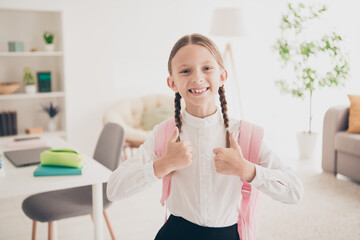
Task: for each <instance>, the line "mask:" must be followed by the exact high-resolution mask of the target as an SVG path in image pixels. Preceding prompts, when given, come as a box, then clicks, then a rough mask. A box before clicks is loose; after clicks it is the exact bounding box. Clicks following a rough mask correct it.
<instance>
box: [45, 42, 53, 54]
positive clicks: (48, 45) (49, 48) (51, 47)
mask: <svg viewBox="0 0 360 240" xmlns="http://www.w3.org/2000/svg"><path fill="white" fill-rule="evenodd" d="M45 50H46V51H47V52H52V51H54V44H53V43H52V44H46V45H45Z"/></svg>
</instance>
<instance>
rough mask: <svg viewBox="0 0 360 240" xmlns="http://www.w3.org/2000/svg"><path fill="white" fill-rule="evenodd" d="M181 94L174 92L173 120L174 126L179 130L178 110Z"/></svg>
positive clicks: (179, 108)
mask: <svg viewBox="0 0 360 240" xmlns="http://www.w3.org/2000/svg"><path fill="white" fill-rule="evenodd" d="M180 100H181V95H180V93H178V92H177V93H175V101H174V103H175V122H176V127H177V128H178V129H179V132H180V130H181V125H182V123H181V118H180V110H181V102H180Z"/></svg>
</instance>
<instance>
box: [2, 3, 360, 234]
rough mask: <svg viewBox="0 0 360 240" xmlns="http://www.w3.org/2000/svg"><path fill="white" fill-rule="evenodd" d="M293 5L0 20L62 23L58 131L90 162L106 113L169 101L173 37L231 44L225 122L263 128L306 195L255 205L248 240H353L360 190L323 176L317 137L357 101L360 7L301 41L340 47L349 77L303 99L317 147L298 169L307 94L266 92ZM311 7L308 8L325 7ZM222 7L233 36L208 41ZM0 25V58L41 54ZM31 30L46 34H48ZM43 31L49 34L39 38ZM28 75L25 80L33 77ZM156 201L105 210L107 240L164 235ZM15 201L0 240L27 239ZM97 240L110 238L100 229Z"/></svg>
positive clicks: (119, 8)
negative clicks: (135, 102) (315, 39)
mask: <svg viewBox="0 0 360 240" xmlns="http://www.w3.org/2000/svg"><path fill="white" fill-rule="evenodd" d="M299 2H303V3H304V4H307V3H309V2H308V1H290V2H289V1H285V0H279V1H265V0H256V1H235V0H233V1H217V0H211V1H205V0H198V1H190V0H183V1H178V0H174V1H165V0H154V1H142V0H135V1H130V0H120V1H115V0H104V1H84V0H79V1H69V0H65V1H44V0H32V1H24V0H18V1H10V0H2V1H1V2H0V9H1V11H20V12H21V11H25V12H48V13H54V12H55V14H57V16H61V17H59V19H61V21H60V24H59V27H58V28H57V30H58V29H59V32H61V33H59V34H55V36H54V44H55V52H56V51H60V50H61V58H62V61H63V62H62V63H61V64H60V65H61V66H62V69H63V72H62V73H61V74H60V76H61V77H62V78H63V81H64V87H63V90H64V95H63V96H61V97H64V102H60V103H59V104H60V106H61V108H60V112H59V117H60V119H61V123H58V124H59V126H58V127H60V128H62V130H65V131H64V132H66V140H67V141H68V142H70V143H72V144H73V145H74V146H77V149H78V150H79V151H81V152H83V153H84V154H86V155H89V156H92V155H93V153H94V149H95V146H96V143H97V140H98V137H99V135H100V133H101V130H102V127H103V118H104V115H105V112H106V111H107V110H108V109H109V108H110V107H111V106H112V105H113V104H115V103H117V102H119V101H121V100H123V99H136V98H140V97H143V96H148V95H154V94H156V95H158V94H160V95H167V96H170V97H174V92H173V91H172V90H171V89H169V87H168V86H167V83H166V79H167V77H168V76H169V73H168V66H167V64H168V63H167V61H168V58H169V54H170V51H171V49H172V47H173V45H174V44H175V42H176V41H177V40H178V39H179V38H180V37H182V36H184V35H186V34H192V33H200V34H203V35H205V36H208V37H210V38H211V39H212V40H213V41H214V42H215V43H216V45H217V46H218V48H219V50H220V51H221V53H225V49H226V46H227V44H228V43H230V44H231V47H232V50H231V53H232V55H233V60H232V59H231V58H230V57H229V55H227V57H226V59H224V60H225V65H226V68H227V69H228V71H229V78H228V80H227V82H226V83H225V90H226V97H227V101H228V107H229V108H228V113H229V115H230V116H233V117H235V118H237V119H240V118H242V119H246V120H248V121H250V122H253V123H256V124H258V125H260V126H262V127H263V128H264V129H265V135H264V141H266V143H267V144H268V145H269V147H270V148H271V149H272V151H273V152H274V153H276V154H277V155H278V156H279V158H280V159H281V160H282V161H283V163H284V164H285V165H288V166H290V167H291V168H292V169H293V171H294V173H295V174H296V175H297V176H298V177H299V178H300V179H301V180H302V182H303V184H304V196H303V199H302V201H301V202H300V203H299V204H297V205H287V204H282V203H279V202H276V201H274V200H272V199H270V198H267V199H266V200H265V203H264V208H263V211H262V215H263V217H262V218H261V222H260V224H259V231H258V238H257V239H357V238H358V236H359V235H360V228H359V227H358V226H360V218H359V217H358V216H360V212H359V211H360V210H359V209H360V186H359V183H358V182H356V181H354V180H352V179H351V178H349V177H348V176H345V175H342V174H338V175H337V176H336V177H335V176H334V174H331V173H329V172H324V171H323V169H322V155H323V153H322V144H323V139H322V136H323V126H324V117H325V113H326V112H327V110H329V109H330V108H331V107H334V106H338V105H345V106H349V105H350V101H349V97H348V95H353V96H359V95H360V81H358V80H357V79H358V78H359V77H360V70H359V68H357V67H356V66H357V65H359V64H360V47H359V42H360V30H359V29H360V26H358V25H359V24H360V21H359V20H360V19H359V15H358V9H359V7H360V4H359V3H357V2H356V1H351V0H345V1H341V2H340V1H335V0H332V1H326V2H325V4H326V8H327V9H326V11H325V12H324V14H321V17H320V18H319V19H317V20H316V21H315V24H314V26H313V27H314V29H315V30H314V29H313V30H312V31H313V34H312V35H311V36H317V34H318V33H319V32H323V31H325V30H326V29H329V30H331V31H334V32H336V33H337V34H338V35H339V36H341V39H342V41H341V50H343V52H344V53H345V56H346V59H347V61H348V63H349V74H348V75H347V76H346V81H342V79H340V80H339V81H340V82H344V86H340V84H339V86H332V87H323V88H319V89H316V90H315V91H313V95H312V99H311V101H312V103H311V112H312V119H311V130H312V132H315V133H317V134H318V137H317V139H316V142H315V144H314V145H315V150H314V153H313V156H312V157H311V158H309V159H306V158H301V157H300V155H299V151H298V145H297V139H296V135H297V133H299V132H303V131H308V130H309V117H310V116H309V112H310V108H309V105H310V98H309V94H308V92H306V93H305V95H304V99H303V100H301V99H300V98H294V97H293V96H292V95H291V94H283V93H282V92H281V88H280V87H279V85H276V84H275V82H276V81H278V80H280V79H285V80H292V79H295V80H296V76H294V74H293V72H291V71H290V72H289V69H286V68H285V69H284V68H283V67H282V66H283V65H284V63H283V61H282V59H281V56H280V55H279V52H278V51H276V50H274V48H275V45H276V43H277V40H278V39H279V38H281V36H282V32H281V28H280V24H281V21H282V16H283V15H284V14H285V13H287V12H288V11H289V8H288V3H293V4H295V5H296V4H298V3H299ZM311 2H314V4H315V5H316V6H318V7H319V6H322V4H324V2H322V1H311ZM224 8H227V9H229V8H230V9H241V31H242V36H219V35H216V34H213V33H212V27H213V25H214V14H215V12H216V10H217V9H224ZM2 13H3V12H2ZM57 16H56V18H57ZM0 18H1V21H2V22H3V23H1V24H0V26H2V27H4V26H6V27H7V28H6V29H4V31H2V32H3V34H2V35H3V37H1V38H0V39H1V40H2V42H1V43H0V44H1V46H0V47H1V48H0V50H1V51H8V41H24V42H25V46H24V48H25V51H30V49H31V48H35V47H36V48H38V49H39V51H43V49H44V48H45V44H44V42H40V43H39V44H38V45H29V44H28V45H26V43H29V42H30V43H31V41H33V42H36V41H35V40H33V39H31V38H30V37H27V38H26V36H31V31H32V30H33V29H36V26H34V27H31V28H29V29H23V30H21V31H23V32H26V34H25V35H23V36H25V39H20V38H19V39H15V38H14V39H6V35H7V34H6V33H7V32H9V33H14V32H19V28H17V29H11V26H12V23H11V22H8V21H7V19H5V18H4V17H2V16H1V15H0ZM13 24H14V25H15V26H18V25H17V23H13ZM41 24H42V25H41V26H46V23H41ZM220 24H221V23H220ZM222 24H224V23H222ZM234 25H236V24H235V22H234ZM49 26H50V25H49ZM239 26H240V25H239ZM46 30H51V29H43V30H42V31H46ZM320 30H321V31H320ZM20 36H21V34H20ZM40 37H42V36H40ZM60 38H61V41H60V40H59V39H60ZM5 39H6V41H5ZM57 44H58V45H57ZM60 44H61V45H60ZM53 57H54V58H56V56H53ZM0 58H3V59H2V61H3V62H6V64H7V63H9V64H13V65H16V64H17V63H16V61H15V62H12V61H14V60H7V59H5V60H4V58H5V57H4V56H0ZM9 58H10V57H9ZM11 58H13V57H11ZM232 61H233V63H234V64H233V65H232ZM10 62H11V63H10ZM20 62H21V61H20ZM1 65H2V66H3V67H1V71H0V83H3V82H9V81H12V80H10V79H5V78H8V77H9V76H10V75H9V73H8V72H7V71H6V67H5V66H6V65H5V64H1ZM325 65H326V64H325ZM34 66H35V67H34V69H33V70H40V69H35V68H36V65H34ZM23 67H24V66H21V67H20V68H19V69H20V72H21V73H19V79H20V80H14V81H19V82H21V81H22V77H23V76H22V74H23V73H22V70H23ZM19 91H22V89H21V88H20V89H19V90H18V92H19ZM14 94H15V93H14ZM55 98H57V97H55ZM50 99H52V97H51V98H50ZM3 102H5V104H3ZM10 102H11V104H9V105H7V103H10ZM17 104H19V100H16V101H15V100H12V99H8V98H7V99H5V100H4V101H3V100H1V101H0V111H8V110H11V109H12V108H14V109H16V108H17V106H16V105H17ZM40 110H41V107H40V105H39V104H37V105H36V106H34V108H33V109H32V110H31V111H32V112H33V114H34V115H36V114H39V113H38V111H40ZM29 118H30V120H27V121H31V118H32V116H29ZM18 121H21V120H18ZM46 121H47V120H46V118H45V117H41V118H40V122H41V124H42V126H43V128H44V130H45V129H46V128H47V123H46ZM19 123H20V122H19ZM35 126H36V125H34V126H33V127H35ZM19 129H20V128H19ZM21 134H25V133H21ZM5 170H6V166H5ZM358 176H359V175H358ZM0 191H1V189H0ZM160 192H161V183H160V182H159V183H156V184H154V185H152V186H151V187H150V188H149V189H147V190H146V191H144V192H141V193H138V194H135V195H133V196H131V197H129V198H127V199H124V200H121V201H118V202H114V203H113V204H112V205H111V206H110V207H109V208H108V209H107V212H108V215H109V219H110V222H111V224H112V228H113V231H114V234H115V236H116V238H117V239H153V238H154V237H155V235H156V233H157V231H158V230H159V229H160V227H161V226H162V224H163V215H164V209H163V207H161V205H160V204H159V199H160ZM25 197H26V196H18V197H15V198H8V199H1V200H0V203H1V204H0V210H1V212H2V214H1V217H0V223H1V227H0V239H26V238H30V236H31V231H32V229H31V226H32V225H31V222H32V221H31V219H29V218H28V217H27V216H26V215H25V214H24V213H23V212H22V210H21V205H22V201H23V200H24V198H25ZM74 225H76V227H73V226H74ZM138 226H141V229H138ZM91 228H92V221H91V218H90V217H89V216H81V217H75V218H69V219H65V220H61V221H59V223H58V232H57V234H58V238H59V239H88V238H90V239H91V238H93V232H92V231H89V229H91ZM46 237H47V224H45V223H40V224H38V229H37V239H45V238H46ZM104 237H105V239H111V236H110V234H109V233H108V230H107V227H106V225H104Z"/></svg>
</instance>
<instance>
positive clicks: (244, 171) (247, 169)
mask: <svg viewBox="0 0 360 240" xmlns="http://www.w3.org/2000/svg"><path fill="white" fill-rule="evenodd" d="M255 175H256V168H255V165H254V164H253V163H251V162H249V161H246V163H245V164H244V166H243V167H241V168H240V170H239V174H238V176H239V177H240V178H241V179H244V180H245V181H247V182H251V181H252V180H253V179H254V178H255Z"/></svg>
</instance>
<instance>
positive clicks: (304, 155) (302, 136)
mask: <svg viewBox="0 0 360 240" xmlns="http://www.w3.org/2000/svg"><path fill="white" fill-rule="evenodd" d="M318 135H319V134H318V133H314V132H312V133H308V132H299V133H298V134H297V136H296V137H297V143H298V148H299V154H300V159H313V158H314V155H315V149H316V145H317V144H316V143H317V139H318Z"/></svg>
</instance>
